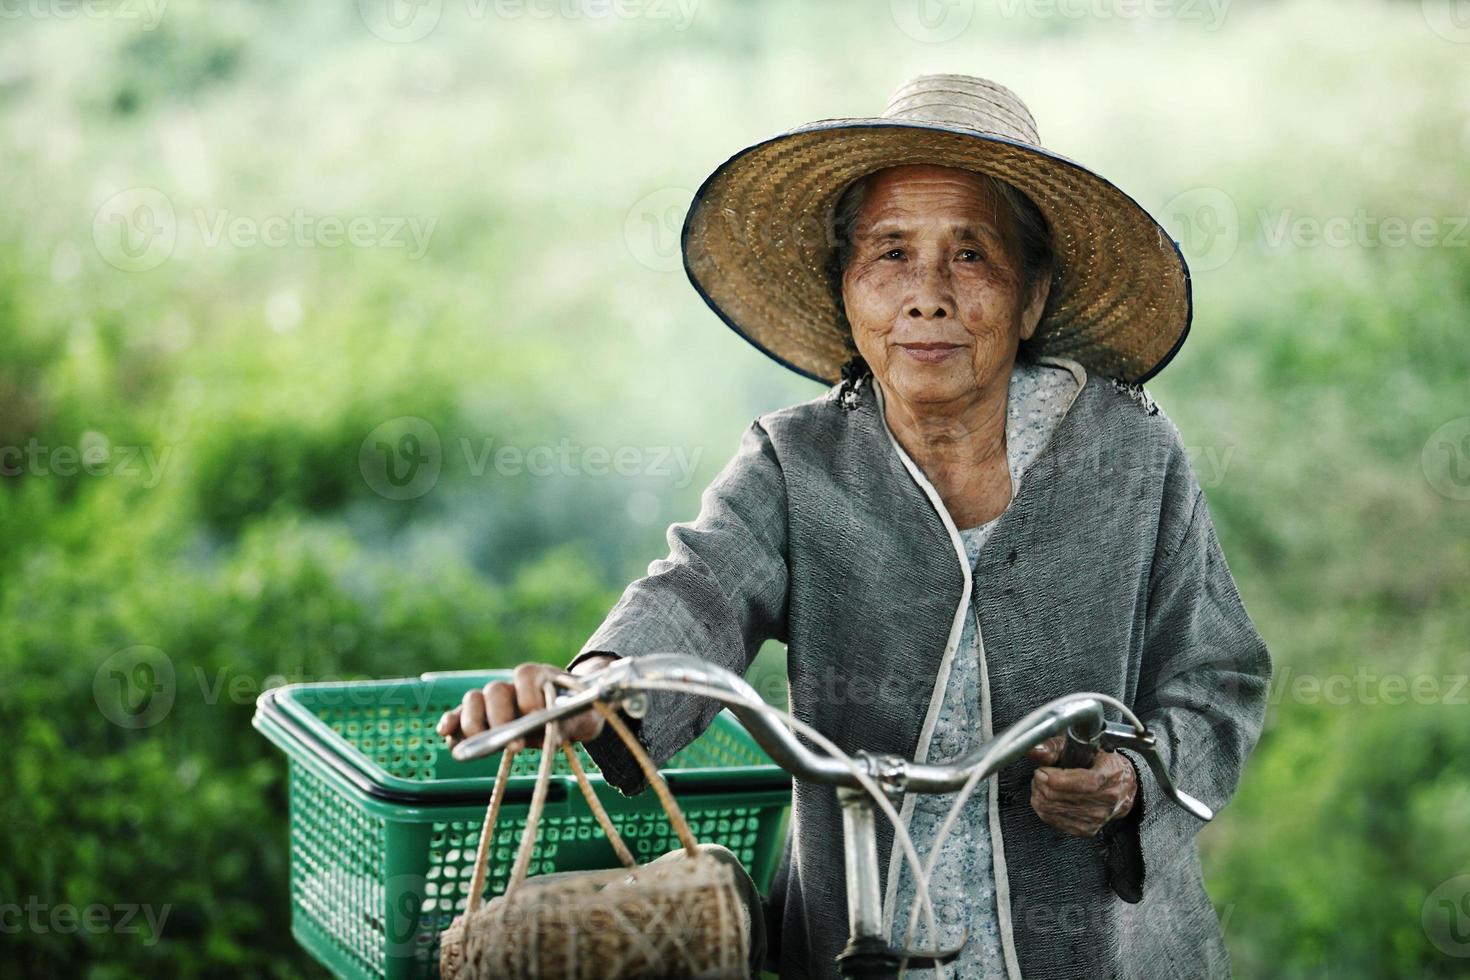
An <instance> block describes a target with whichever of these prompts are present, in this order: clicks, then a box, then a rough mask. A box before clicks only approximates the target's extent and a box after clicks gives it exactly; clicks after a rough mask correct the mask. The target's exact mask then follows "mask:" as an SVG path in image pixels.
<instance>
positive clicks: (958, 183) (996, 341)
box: [842, 165, 1049, 412]
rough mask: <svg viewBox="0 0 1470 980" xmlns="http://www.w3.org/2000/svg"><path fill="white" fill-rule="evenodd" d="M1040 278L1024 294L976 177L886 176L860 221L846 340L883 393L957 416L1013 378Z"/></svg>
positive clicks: (901, 171)
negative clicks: (980, 396) (849, 334)
mask: <svg viewBox="0 0 1470 980" xmlns="http://www.w3.org/2000/svg"><path fill="white" fill-rule="evenodd" d="M1048 278H1049V277H1047V276H1045V275H1043V276H1039V277H1038V282H1037V284H1036V285H1037V288H1036V289H1035V290H1033V291H1032V294H1031V295H1030V296H1023V295H1022V292H1023V289H1022V287H1023V273H1022V266H1021V250H1020V245H1019V239H1018V236H1017V232H1016V229H1015V227H1014V222H1013V220H1012V219H1011V217H1010V214H1009V212H1008V210H1007V209H1006V207H1005V204H1004V202H1003V201H1002V199H1000V198H999V197H998V196H997V195H996V194H995V193H994V192H993V191H992V190H991V189H990V187H989V186H988V185H987V184H986V183H984V182H983V181H982V180H981V179H980V178H979V177H978V176H977V175H976V174H973V173H971V172H969V171H965V170H956V169H954V168H951V167H939V166H927V165H925V166H903V167H890V168H888V169H887V170H884V171H881V172H880V173H879V174H877V175H876V176H875V177H874V178H873V182H872V183H871V184H870V186H869V188H868V191H867V194H866V196H865V197H864V199H863V203H862V207H861V209H860V211H859V213H858V218H857V226H856V228H855V230H854V239H853V250H852V258H851V260H850V261H849V263H848V265H847V269H846V270H845V271H844V273H843V276H842V298H843V303H844V305H845V308H846V311H847V318H848V321H849V322H850V323H851V324H852V331H853V339H854V340H855V341H856V342H857V348H858V351H859V353H861V354H862V355H863V358H864V360H866V361H867V362H868V366H869V367H871V368H872V369H873V374H874V375H875V376H876V377H877V378H878V380H879V381H880V382H881V383H882V385H883V388H884V391H885V393H892V394H894V395H896V396H898V397H899V398H901V399H903V400H905V401H907V402H910V403H913V404H918V403H926V404H927V405H928V407H930V408H932V409H941V410H942V409H943V406H946V405H948V406H950V407H952V408H953V409H954V410H955V411H956V412H958V411H960V410H962V409H963V408H964V407H966V406H967V405H969V404H971V403H972V402H973V400H974V398H975V396H976V395H977V394H978V392H979V391H980V390H981V389H982V388H983V387H984V386H986V385H987V384H990V383H992V382H994V381H996V380H997V379H1008V378H1009V376H1010V369H1011V365H1012V364H1013V363H1014V362H1015V357H1016V348H1017V345H1018V344H1019V343H1020V341H1021V340H1022V339H1024V338H1028V337H1030V336H1031V334H1032V333H1033V332H1034V331H1035V330H1036V325H1037V323H1038V322H1039V320H1040V318H1041V311H1042V308H1043V307H1044V305H1045V302H1046V292H1047V284H1048Z"/></svg>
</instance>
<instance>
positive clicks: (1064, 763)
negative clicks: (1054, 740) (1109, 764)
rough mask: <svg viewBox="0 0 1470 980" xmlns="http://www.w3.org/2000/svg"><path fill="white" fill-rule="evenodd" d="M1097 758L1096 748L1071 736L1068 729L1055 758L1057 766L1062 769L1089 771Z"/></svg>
mask: <svg viewBox="0 0 1470 980" xmlns="http://www.w3.org/2000/svg"><path fill="white" fill-rule="evenodd" d="M1096 757H1097V746H1096V745H1094V744H1092V743H1091V742H1087V741H1084V740H1082V739H1080V738H1078V737H1077V736H1076V735H1074V734H1072V731H1071V730H1070V729H1068V731H1067V734H1066V736H1065V737H1064V738H1063V740H1062V752H1061V754H1060V755H1059V756H1057V766H1058V767H1059V768H1062V769H1091V768H1092V760H1093V759H1094V758H1096Z"/></svg>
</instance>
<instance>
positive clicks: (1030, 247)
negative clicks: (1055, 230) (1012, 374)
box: [827, 171, 1052, 353]
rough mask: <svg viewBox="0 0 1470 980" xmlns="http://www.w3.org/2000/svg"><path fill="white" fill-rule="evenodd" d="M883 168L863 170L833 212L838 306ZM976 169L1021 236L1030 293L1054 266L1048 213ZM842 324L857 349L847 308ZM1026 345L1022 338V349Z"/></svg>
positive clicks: (831, 267)
mask: <svg viewBox="0 0 1470 980" xmlns="http://www.w3.org/2000/svg"><path fill="white" fill-rule="evenodd" d="M880 172H881V171H873V172H872V173H868V174H864V175H863V176H861V177H859V178H858V179H857V180H855V181H853V182H852V183H850V184H848V185H847V187H846V188H845V189H844V190H843V191H842V196H841V197H839V198H838V199H837V206H836V208H834V209H833V212H832V240H833V243H834V244H833V248H832V254H831V257H830V259H829V261H828V264H827V278H828V285H829V286H830V287H831V289H832V296H833V298H834V299H835V300H836V302H837V308H838V310H842V276H843V273H845V272H846V271H847V266H848V264H849V263H850V262H851V261H852V251H853V236H854V234H855V232H856V230H857V219H858V213H859V212H860V211H861V210H862V207H863V200H864V198H866V197H867V193H868V188H869V187H870V186H871V185H872V182H873V177H874V176H875V175H876V174H878V173H880ZM974 173H975V176H977V177H979V178H980V179H981V180H982V181H983V182H985V184H986V185H987V186H988V187H989V188H990V189H991V190H992V191H993V192H994V193H995V196H996V198H997V199H999V200H1000V202H1001V205H1002V207H1004V208H1005V209H1006V210H1007V211H1008V212H1009V213H1010V216H1011V220H1012V222H1014V225H1015V228H1016V231H1017V233H1018V234H1019V236H1020V239H1021V288H1022V291H1023V294H1025V293H1029V291H1030V290H1031V289H1032V288H1033V287H1034V286H1035V285H1036V280H1037V278H1038V277H1039V276H1040V275H1041V274H1042V273H1043V272H1044V271H1047V270H1049V269H1050V268H1051V267H1052V246H1051V228H1050V227H1049V226H1048V224H1047V221H1046V215H1044V214H1042V213H1041V209H1040V208H1038V207H1037V206H1036V203H1035V202H1034V201H1032V200H1031V198H1029V197H1027V196H1026V195H1025V194H1023V193H1021V192H1020V191H1018V190H1017V189H1016V188H1015V187H1013V186H1011V185H1010V184H1008V183H1006V182H1005V181H1003V180H1001V179H1000V178H999V177H996V176H994V175H993V174H986V173H980V172H978V171H974ZM1043 315H1044V314H1043ZM842 326H843V328H844V329H845V330H846V331H847V335H848V344H849V345H850V346H851V347H852V350H853V352H854V353H856V351H857V347H856V345H855V344H853V341H852V325H851V324H850V323H848V322H847V314H846V312H845V311H844V312H843V314H842ZM1026 346H1027V345H1026V344H1025V343H1024V342H1023V343H1022V349H1023V350H1024V349H1025V348H1026Z"/></svg>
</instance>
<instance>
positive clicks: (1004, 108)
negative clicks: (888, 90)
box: [883, 75, 1041, 146]
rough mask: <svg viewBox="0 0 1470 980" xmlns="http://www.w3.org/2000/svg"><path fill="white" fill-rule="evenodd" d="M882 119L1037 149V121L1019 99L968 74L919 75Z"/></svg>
mask: <svg viewBox="0 0 1470 980" xmlns="http://www.w3.org/2000/svg"><path fill="white" fill-rule="evenodd" d="M883 118H884V119H892V120H895V121H902V122H914V123H925V124H928V125H931V126H952V127H954V128H955V129H967V130H969V131H970V132H972V133H975V134H977V135H980V136H999V137H1001V138H1002V139H1008V140H1015V141H1016V142H1018V143H1029V144H1031V145H1032V146H1040V145H1041V137H1040V136H1038V135H1037V132H1036V120H1035V119H1034V118H1033V117H1032V115H1031V110H1030V109H1028V108H1026V103H1024V102H1022V101H1021V99H1020V97H1019V96H1018V95H1016V93H1015V92H1012V91H1011V90H1010V89H1008V88H1006V87H1005V86H1004V85H1000V84H997V83H995V82H992V81H990V80H989V79H986V78H975V77H972V76H970V75H920V76H919V77H917V78H911V79H909V80H908V81H907V82H905V83H904V84H903V85H901V86H899V88H898V90H897V91H895V92H894V93H893V94H892V95H891V96H889V97H888V104H887V105H885V106H884V107H883Z"/></svg>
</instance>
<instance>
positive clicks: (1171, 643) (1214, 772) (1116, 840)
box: [1108, 464, 1271, 902]
mask: <svg viewBox="0 0 1470 980" xmlns="http://www.w3.org/2000/svg"><path fill="white" fill-rule="evenodd" d="M1172 476H1173V477H1174V479H1173V480H1171V481H1170V482H1171V483H1172V484H1173V487H1172V490H1174V491H1176V495H1175V498H1174V499H1175V500H1176V501H1177V503H1176V504H1175V505H1174V507H1173V514H1172V515H1166V518H1167V519H1166V520H1165V521H1164V522H1163V523H1162V524H1161V533H1160V541H1159V544H1158V546H1157V547H1158V549H1159V553H1157V554H1156V558H1155V563H1154V568H1153V571H1152V574H1151V577H1150V585H1149V597H1148V609H1147V616H1146V626H1145V631H1146V634H1145V638H1144V651H1143V658H1142V664H1141V670H1140V677H1139V685H1138V694H1137V697H1136V698H1135V703H1134V705H1133V707H1134V710H1135V711H1136V712H1137V713H1138V715H1139V717H1140V718H1142V719H1143V721H1144V723H1145V724H1147V725H1148V727H1149V729H1150V730H1151V731H1152V732H1154V734H1155V736H1156V737H1157V739H1158V749H1159V755H1160V757H1161V758H1162V759H1163V761H1164V763H1165V765H1166V766H1167V767H1168V769H1169V772H1170V774H1171V776H1172V777H1173V779H1174V782H1175V784H1176V785H1177V786H1178V787H1179V788H1180V789H1181V790H1183V791H1184V792H1187V793H1190V794H1191V795H1193V796H1195V797H1197V798H1198V799H1200V800H1201V801H1203V802H1204V803H1205V804H1207V805H1208V806H1210V807H1212V808H1213V809H1214V810H1215V811H1216V812H1217V813H1218V812H1219V810H1220V809H1221V808H1222V807H1224V806H1225V804H1226V803H1227V802H1228V801H1229V800H1230V798H1231V796H1232V795H1233V794H1234V792H1235V788H1236V785H1237V784H1238V782H1239V780H1240V775H1241V770H1242V769H1243V767H1244V765H1245V761H1246V757H1247V756H1248V755H1249V754H1250V752H1251V750H1252V749H1253V748H1254V747H1255V744H1256V741H1257V739H1258V738H1259V737H1260V733H1261V726H1262V724H1263V722H1264V720H1265V713H1266V703H1267V690H1268V687H1269V684H1270V679H1271V658H1270V654H1269V653H1268V651H1267V649H1266V644H1265V641H1264V640H1263V639H1262V637H1261V635H1260V634H1259V633H1258V632H1257V631H1256V628H1255V625H1254V624H1253V623H1252V622H1251V619H1250V616H1249V615H1248V614H1247V613H1246V611H1245V607H1244V605H1243V604H1242V602H1241V599H1240V594H1239V592H1238V591H1237V590H1236V586H1235V580H1234V578H1233V577H1232V576H1231V574H1230V569H1229V567H1228V566H1227V565H1226V563H1225V556H1224V554H1223V553H1222V552H1221V550H1220V542H1219V540H1218V539H1217V538H1216V536H1215V528H1214V524H1213V522H1212V521H1211V519H1210V513H1209V507H1208V505H1207V504H1206V502H1205V496H1204V492H1203V491H1202V490H1201V489H1200V488H1199V486H1198V484H1197V483H1196V482H1195V479H1194V476H1193V473H1192V472H1190V470H1189V468H1188V465H1187V464H1184V465H1183V466H1182V471H1181V472H1176V473H1175V474H1172ZM1167 507H1168V505H1167V504H1166V508H1167ZM1164 529H1167V531H1166V530H1164ZM1121 751H1122V752H1124V753H1125V754H1126V755H1127V756H1128V757H1129V759H1130V761H1132V762H1133V764H1134V766H1135V768H1136V769H1137V771H1138V792H1137V795H1136V798H1135V803H1134V809H1133V810H1132V811H1130V812H1129V814H1128V817H1127V818H1125V819H1124V820H1121V821H1119V826H1118V827H1117V828H1115V829H1114V832H1113V833H1111V834H1109V835H1108V836H1109V838H1110V839H1109V840H1108V849H1109V852H1110V853H1109V873H1110V874H1109V877H1110V880H1111V881H1112V885H1113V889H1114V891H1115V892H1116V893H1117V894H1118V895H1119V896H1120V897H1122V898H1123V899H1124V900H1126V901H1132V902H1137V901H1139V900H1140V899H1141V898H1143V897H1145V896H1146V895H1147V893H1148V886H1147V882H1148V881H1149V879H1150V877H1151V876H1152V877H1154V878H1157V877H1159V876H1160V873H1161V872H1162V871H1164V870H1165V869H1166V868H1167V867H1168V866H1169V864H1170V863H1171V862H1173V861H1179V860H1186V859H1188V858H1189V856H1190V855H1191V854H1192V848H1191V847H1190V845H1191V844H1192V842H1193V837H1194V835H1195V834H1196V833H1197V832H1198V831H1199V829H1200V828H1201V827H1202V826H1203V824H1202V823H1200V821H1199V820H1197V819H1196V818H1194V817H1192V816H1190V815H1189V814H1187V813H1185V812H1184V811H1183V810H1182V809H1180V808H1179V807H1178V806H1176V805H1175V804H1174V803H1173V802H1172V801H1171V800H1168V799H1167V798H1165V797H1164V796H1163V795H1162V791H1161V789H1160V786H1159V782H1158V780H1157V778H1155V776H1154V774H1153V772H1152V770H1151V769H1150V768H1149V767H1148V764H1147V763H1146V762H1145V761H1144V760H1143V758H1142V757H1141V756H1139V755H1138V754H1137V753H1135V752H1133V751H1131V750H1128V749H1123V750H1121Z"/></svg>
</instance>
